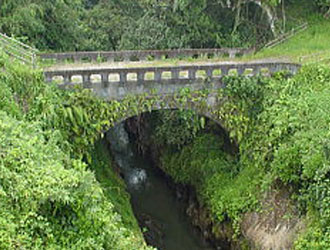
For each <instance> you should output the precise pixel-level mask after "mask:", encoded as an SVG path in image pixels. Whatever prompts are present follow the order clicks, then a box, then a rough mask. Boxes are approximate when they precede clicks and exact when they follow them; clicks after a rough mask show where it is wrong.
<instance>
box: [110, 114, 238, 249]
mask: <svg viewBox="0 0 330 250" xmlns="http://www.w3.org/2000/svg"><path fill="white" fill-rule="evenodd" d="M208 133H209V134H213V135H214V137H217V138H222V139H223V140H224V144H223V150H226V153H227V154H228V155H230V154H231V155H232V154H235V153H236V152H237V151H236V146H235V145H233V143H232V142H231V141H230V139H229V135H228V132H227V131H226V130H225V129H224V128H223V127H222V126H221V124H220V122H219V121H216V120H214V119H212V117H209V116H207V115H199V114H198V113H197V112H196V111H194V110H192V109H185V110H179V109H155V110H153V111H151V112H143V113H140V114H139V115H135V116H129V117H126V118H125V119H123V120H122V121H121V122H120V123H117V125H116V126H115V127H114V128H112V129H110V131H108V132H107V133H106V136H105V138H106V140H107V141H108V142H109V144H108V145H109V148H110V151H111V155H113V158H114V160H115V162H116V165H117V169H118V170H117V171H118V172H119V173H120V175H121V176H122V178H123V179H124V180H125V182H126V185H127V190H128V191H129V193H130V195H131V204H132V207H133V211H134V214H135V216H136V218H137V220H138V223H139V225H140V227H141V228H143V229H144V236H145V239H146V241H147V243H148V244H149V245H152V246H154V247H158V248H162V249H177V246H178V245H177V244H178V242H180V247H182V248H180V249H196V250H197V249H198V250H199V249H209V250H211V249H217V248H216V247H219V244H220V243H219V242H217V243H215V242H212V240H211V239H209V238H204V236H202V235H203V233H202V231H201V230H200V229H199V228H198V227H194V226H193V225H192V223H191V219H193V218H189V216H188V215H187V214H186V213H185V212H184V211H186V210H187V208H188V206H191V205H192V203H190V202H197V201H196V191H195V190H194V189H193V188H192V187H188V186H186V185H184V184H180V183H175V182H174V181H173V179H172V178H171V175H170V174H169V173H167V172H166V171H164V169H162V167H161V166H160V165H159V159H160V157H161V154H162V150H164V149H165V147H168V149H171V150H173V151H172V152H173V153H178V152H179V151H180V150H182V149H183V148H184V147H185V146H187V145H191V144H192V143H193V141H194V138H197V137H198V136H202V135H203V134H208ZM165 144H166V146H165ZM178 167H179V166H178ZM183 190H186V191H183ZM188 190H189V191H188ZM184 192H186V193H184ZM189 197H195V198H194V201H193V199H191V201H189V200H190V198H189ZM178 235H180V237H181V238H180V239H179V238H176V237H177V236H178ZM214 244H218V245H214ZM171 245H172V246H171ZM221 247H222V249H228V248H226V247H227V242H222V243H221ZM223 247H224V248H223Z"/></svg>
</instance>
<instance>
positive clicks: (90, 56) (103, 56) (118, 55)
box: [39, 48, 254, 63]
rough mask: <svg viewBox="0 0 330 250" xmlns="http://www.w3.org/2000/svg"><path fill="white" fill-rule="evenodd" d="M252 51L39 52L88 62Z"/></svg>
mask: <svg viewBox="0 0 330 250" xmlns="http://www.w3.org/2000/svg"><path fill="white" fill-rule="evenodd" d="M253 52H254V49H243V48H221V49H174V50H127V51H84V52H65V53H43V54H39V57H40V58H41V59H42V60H53V61H56V62H64V61H66V60H69V61H73V62H74V63H77V62H82V61H89V62H99V61H106V62H113V61H146V60H160V59H163V58H179V57H193V58H200V57H219V56H222V57H226V56H227V57H229V58H235V57H239V56H243V55H247V54H251V53H253Z"/></svg>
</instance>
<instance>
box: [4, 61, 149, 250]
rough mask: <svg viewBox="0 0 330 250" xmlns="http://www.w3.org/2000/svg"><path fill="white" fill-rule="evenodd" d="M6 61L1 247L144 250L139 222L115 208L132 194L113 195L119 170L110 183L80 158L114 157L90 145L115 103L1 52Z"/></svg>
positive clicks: (100, 162) (96, 162) (94, 163)
mask: <svg viewBox="0 0 330 250" xmlns="http://www.w3.org/2000/svg"><path fill="white" fill-rule="evenodd" d="M0 65H1V68H2V69H5V70H1V73H0V88H1V92H0V155H1V160H0V207H1V209H0V248H1V249H123V250H126V249H137V248H140V249H144V248H145V246H144V243H143V240H142V237H141V233H140V232H139V230H138V229H137V227H136V225H134V223H132V222H129V221H127V220H126V219H124V220H122V219H121V215H119V214H118V213H117V212H116V211H118V210H120V209H121V208H122V207H123V206H125V202H126V203H127V202H128V197H127V196H121V194H117V197H119V198H118V199H119V200H114V197H115V195H111V197H112V198H109V196H110V194H113V192H114V190H110V189H111V188H110V187H109V185H110V184H109V183H108V182H109V181H110V183H111V186H112V187H113V188H115V187H117V188H120V187H121V186H122V184H120V182H119V180H117V179H116V177H115V174H111V172H108V173H107V176H109V180H108V182H106V181H102V179H101V178H100V176H99V174H98V173H99V172H98V171H97V174H96V176H97V177H98V180H99V181H97V180H96V178H95V176H94V173H92V172H91V171H90V170H89V169H88V166H87V164H86V163H85V162H86V160H85V161H82V157H84V158H85V159H90V160H89V161H90V162H92V163H91V164H90V165H89V166H90V167H92V168H95V169H101V168H102V166H103V165H104V164H110V163H109V162H106V163H105V162H104V160H105V159H106V158H104V159H103V160H102V159H99V157H98V154H97V153H96V152H100V149H98V150H97V151H96V152H95V153H93V154H90V153H89V152H90V149H91V146H93V143H94V141H95V139H97V138H98V137H99V131H100V130H101V128H102V127H103V126H104V125H106V124H109V123H110V122H109V121H110V120H111V116H110V115H109V113H107V112H104V111H102V112H100V109H99V108H100V107H101V106H102V105H103V106H104V108H105V109H107V110H109V112H111V110H113V108H114V105H115V104H107V103H105V102H102V101H101V100H98V99H96V98H94V97H93V96H92V95H91V94H90V93H89V92H88V91H75V92H68V91H60V90H59V89H58V88H57V87H56V86H55V85H48V84H45V83H44V82H43V79H42V74H41V72H31V70H30V69H29V68H27V67H22V66H21V65H19V64H15V63H12V62H11V61H9V60H8V59H7V58H6V57H3V56H2V55H1V59H0ZM73 103H74V104H75V105H74V106H73ZM112 113H113V114H115V112H112ZM102 117H103V118H102ZM112 118H113V117H112ZM87 121H88V122H87ZM78 135H79V136H78ZM101 152H102V151H101ZM91 155H93V158H91V157H90V156H91ZM88 156H89V157H88ZM93 166H94V167H93ZM109 192H110V193H109ZM123 192H124V190H123ZM125 197H126V198H125ZM125 199H126V200H125ZM120 204H122V205H120ZM120 206H121V207H120ZM127 206H128V205H126V207H127ZM129 209H130V207H127V211H128V212H129V211H130V210H129ZM120 212H122V211H120ZM124 217H125V218H131V217H130V216H124ZM134 228H135V230H132V229H134Z"/></svg>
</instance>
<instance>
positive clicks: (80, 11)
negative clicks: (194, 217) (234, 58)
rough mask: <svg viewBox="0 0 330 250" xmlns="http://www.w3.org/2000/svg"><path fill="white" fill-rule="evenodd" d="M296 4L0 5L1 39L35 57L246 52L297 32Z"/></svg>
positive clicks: (213, 0) (177, 0)
mask: <svg viewBox="0 0 330 250" xmlns="http://www.w3.org/2000/svg"><path fill="white" fill-rule="evenodd" d="M304 2H306V3H307V4H306V5H307V6H306V7H307V9H308V11H309V12H317V11H319V10H320V11H322V12H324V13H329V5H330V4H329V1H328V0H313V1H304ZM300 4H301V1H300V0H265V1H260V0H253V1H251V0H249V1H247V0H226V1H225V0H166V1H158V0H138V1H137V0H74V1H62V0H56V1H50V0H47V1H45V0H44V1H40V0H4V1H2V2H1V7H0V32H4V33H7V34H8V35H12V36H15V37H17V38H19V39H21V40H22V41H25V42H27V43H29V44H31V45H33V46H36V47H37V48H38V49H40V50H56V51H68V50H118V49H163V48H183V47H192V48H203V47H204V48H205V47H226V46H236V47H237V46H239V47H250V46H254V45H255V44H256V42H258V43H260V42H264V41H266V40H267V39H270V38H272V37H273V36H276V35H278V34H280V33H282V32H285V31H286V30H289V29H291V28H292V27H293V26H295V25H298V24H299V23H300V21H301V20H299V19H297V18H296V16H295V10H296V7H297V5H298V6H299V5H300ZM318 6H319V7H318ZM283 7H285V8H283ZM285 9H287V10H286V11H284V10H285ZM290 10H291V11H290ZM287 12H288V13H287ZM292 17H294V18H292Z"/></svg>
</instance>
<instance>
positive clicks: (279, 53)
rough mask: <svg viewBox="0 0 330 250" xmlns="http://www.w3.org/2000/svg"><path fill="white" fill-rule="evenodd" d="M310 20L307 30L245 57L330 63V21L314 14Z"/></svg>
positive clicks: (303, 62) (304, 62) (305, 62)
mask: <svg viewBox="0 0 330 250" xmlns="http://www.w3.org/2000/svg"><path fill="white" fill-rule="evenodd" d="M308 21H309V27H308V28H307V29H306V30H305V31H303V32H301V33H299V34H297V35H296V36H294V37H292V38H291V39H289V40H288V41H286V42H284V43H282V44H280V45H278V46H276V47H274V48H271V49H264V50H262V51H260V52H259V53H257V54H256V55H254V56H248V57H246V58H245V59H263V58H269V57H271V58H276V57H277V58H278V57H281V58H283V57H285V58H289V59H291V60H292V61H294V62H298V63H302V64H307V63H319V62H321V63H325V64H329V65H330V21H329V20H325V19H324V18H323V17H321V16H313V17H311V18H309V20H308Z"/></svg>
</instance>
